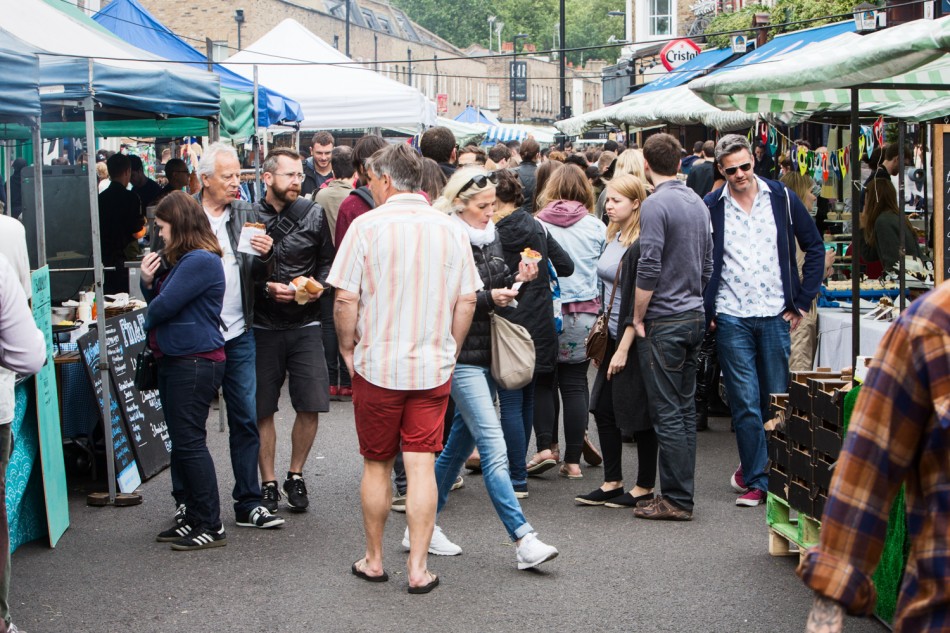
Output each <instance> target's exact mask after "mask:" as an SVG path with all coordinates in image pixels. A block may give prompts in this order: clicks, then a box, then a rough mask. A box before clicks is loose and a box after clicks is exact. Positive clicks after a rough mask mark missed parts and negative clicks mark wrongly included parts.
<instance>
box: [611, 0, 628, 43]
mask: <svg viewBox="0 0 950 633" xmlns="http://www.w3.org/2000/svg"><path fill="white" fill-rule="evenodd" d="M607 15H609V16H613V17H618V18H620V17H622V18H623V19H624V20H623V37H624V39H626V40H627V41H628V42H632V41H633V2H632V0H626V5H625V10H623V11H608V12H607Z"/></svg>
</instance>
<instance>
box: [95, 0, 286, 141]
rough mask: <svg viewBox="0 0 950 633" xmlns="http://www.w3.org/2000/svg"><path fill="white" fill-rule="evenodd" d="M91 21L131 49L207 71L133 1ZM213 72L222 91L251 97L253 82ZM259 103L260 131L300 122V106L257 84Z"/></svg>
mask: <svg viewBox="0 0 950 633" xmlns="http://www.w3.org/2000/svg"><path fill="white" fill-rule="evenodd" d="M93 19H94V20H95V21H96V22H98V23H99V24H101V25H102V26H104V27H105V28H107V29H109V30H110V31H111V32H112V33H114V34H115V35H117V36H118V37H119V38H121V39H122V40H124V41H126V42H128V43H129V44H132V45H133V46H136V47H138V48H141V49H143V50H146V51H149V52H150V53H153V54H155V55H158V56H159V57H163V58H165V59H169V60H173V61H176V62H189V63H193V64H194V65H195V66H196V67H197V68H200V69H202V70H204V69H205V68H207V65H208V60H207V58H206V57H205V55H204V54H202V53H200V52H199V51H198V50H196V49H195V48H194V47H192V46H191V45H190V44H188V43H187V42H185V41H184V40H183V39H181V38H180V37H178V36H177V35H175V33H174V32H172V31H171V30H170V29H168V27H166V26H165V25H163V24H162V23H161V22H159V21H158V20H156V19H155V18H154V17H153V16H152V15H151V14H150V13H149V12H148V11H147V10H146V9H145V8H144V7H143V6H142V5H140V4H139V3H138V2H137V1H136V0H114V1H113V2H110V3H109V4H108V5H107V6H106V7H105V8H104V9H103V10H102V11H100V12H99V13H97V14H96V15H95V16H93ZM288 50H289V51H290V53H288V54H292V49H288ZM212 68H213V69H214V72H215V73H216V74H217V75H218V76H219V77H220V78H221V87H222V88H230V89H232V90H238V91H241V92H246V93H250V94H253V93H254V83H253V82H252V81H248V80H247V79H245V78H244V77H241V76H240V75H238V74H235V73H233V72H231V71H230V70H228V69H226V68H224V67H222V66H221V65H219V64H213V65H212ZM258 100H259V106H258V107H259V111H258V125H259V126H260V127H270V126H271V125H275V124H277V123H279V122H281V121H302V120H303V111H302V109H301V107H300V104H298V103H297V102H296V101H294V100H293V99H290V98H288V97H285V96H283V95H281V94H279V93H277V92H274V91H273V90H269V89H268V88H266V87H264V86H261V85H259V84H258Z"/></svg>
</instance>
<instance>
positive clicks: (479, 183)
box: [458, 172, 498, 195]
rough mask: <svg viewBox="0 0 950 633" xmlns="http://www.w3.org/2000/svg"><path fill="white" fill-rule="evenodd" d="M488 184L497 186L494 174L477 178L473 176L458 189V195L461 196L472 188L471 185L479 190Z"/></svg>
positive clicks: (481, 175)
mask: <svg viewBox="0 0 950 633" xmlns="http://www.w3.org/2000/svg"><path fill="white" fill-rule="evenodd" d="M488 183H491V184H493V185H495V184H498V177H497V176H496V175H495V174H494V172H492V173H490V174H479V175H477V176H474V177H473V178H472V179H471V180H469V181H468V182H467V183H465V186H464V187H462V188H461V189H459V194H458V195H462V194H463V193H465V192H466V190H468V189H470V188H471V187H472V185H475V186H476V187H478V188H479V189H481V188H483V187H484V186H485V185H487V184H488Z"/></svg>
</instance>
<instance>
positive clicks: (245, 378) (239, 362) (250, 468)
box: [172, 330, 261, 515]
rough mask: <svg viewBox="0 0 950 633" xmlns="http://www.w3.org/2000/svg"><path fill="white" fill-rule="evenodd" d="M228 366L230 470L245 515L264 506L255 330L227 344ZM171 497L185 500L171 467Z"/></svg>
mask: <svg viewBox="0 0 950 633" xmlns="http://www.w3.org/2000/svg"><path fill="white" fill-rule="evenodd" d="M224 351H225V353H226V354H227V357H228V360H227V366H226V367H225V370H224V380H223V382H222V385H221V386H222V387H223V388H224V403H225V406H226V407H227V413H228V433H229V436H228V444H229V446H230V449H231V469H232V471H233V472H234V490H233V491H232V492H231V496H232V497H234V512H235V514H239V515H244V514H246V513H248V512H250V511H251V510H253V509H254V508H256V507H257V506H259V505H261V483H260V480H259V479H258V477H257V455H258V453H259V452H260V448H261V436H260V434H259V433H258V431H257V401H256V399H255V394H256V393H257V372H256V371H255V369H254V367H255V364H256V362H257V361H256V359H257V347H256V346H255V344H254V330H248V331H247V332H245V333H244V334H242V335H241V336H238V337H236V338H233V339H231V340H230V341H227V342H226V343H225V344H224ZM172 496H173V497H175V502H176V503H179V504H181V503H185V502H184V501H183V496H182V485H181V481H180V478H179V476H178V474H177V472H176V470H175V469H174V468H172Z"/></svg>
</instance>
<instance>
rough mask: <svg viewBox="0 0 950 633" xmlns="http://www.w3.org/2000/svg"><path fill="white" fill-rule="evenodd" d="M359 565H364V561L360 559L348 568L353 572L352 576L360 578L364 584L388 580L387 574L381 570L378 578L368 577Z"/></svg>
mask: <svg viewBox="0 0 950 633" xmlns="http://www.w3.org/2000/svg"><path fill="white" fill-rule="evenodd" d="M360 563H363V565H365V564H366V559H365V558H362V559H360V560H358V561H356V562H355V563H353V566H352V567H350V571H351V572H353V575H354V576H356V577H357V578H362V579H363V580H365V581H366V582H386V581H387V580H389V574H387V573H386V570H385V569H384V570H383V573H382V574H380V575H379V576H370V575H369V574H367V573H366V570H365V568H364V566H363V565H360Z"/></svg>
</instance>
